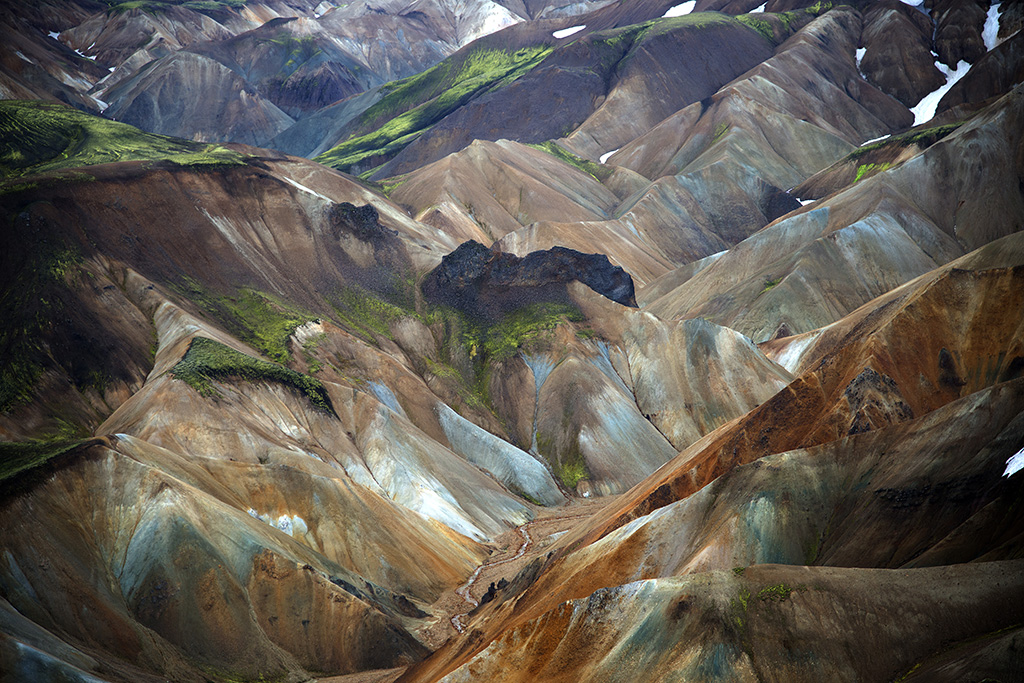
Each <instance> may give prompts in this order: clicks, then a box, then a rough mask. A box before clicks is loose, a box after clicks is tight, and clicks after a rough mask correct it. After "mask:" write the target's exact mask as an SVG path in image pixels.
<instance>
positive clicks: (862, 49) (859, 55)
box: [853, 47, 868, 77]
mask: <svg viewBox="0 0 1024 683" xmlns="http://www.w3.org/2000/svg"><path fill="white" fill-rule="evenodd" d="M867 51H868V49H867V48H866V47H858V48H857V49H856V50H854V51H853V54H854V56H855V57H856V58H857V73H859V74H860V75H861V76H862V77H863V76H864V72H863V71H861V70H860V63H861V62H862V61H863V60H864V55H865V53H867Z"/></svg>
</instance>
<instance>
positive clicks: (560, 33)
mask: <svg viewBox="0 0 1024 683" xmlns="http://www.w3.org/2000/svg"><path fill="white" fill-rule="evenodd" d="M586 27H587V25H586V24H581V25H580V26H570V27H569V28H563V29H559V30H557V31H555V32H554V33H552V34H551V35H552V36H553V37H555V38H558V39H559V40H561V39H562V38H568V37H569V36H571V35H572V34H574V33H579V32H580V31H582V30H583V29H585V28H586Z"/></svg>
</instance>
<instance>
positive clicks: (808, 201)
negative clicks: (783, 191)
mask: <svg viewBox="0 0 1024 683" xmlns="http://www.w3.org/2000/svg"><path fill="white" fill-rule="evenodd" d="M797 201H798V202H800V206H807V205H808V204H813V203H814V202H816V201H818V200H817V199H800V198H799V197H798V198H797Z"/></svg>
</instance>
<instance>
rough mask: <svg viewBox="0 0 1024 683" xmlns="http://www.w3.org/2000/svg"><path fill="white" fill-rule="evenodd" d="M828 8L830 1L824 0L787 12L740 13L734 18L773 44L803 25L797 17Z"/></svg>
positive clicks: (811, 14) (814, 13)
mask: <svg viewBox="0 0 1024 683" xmlns="http://www.w3.org/2000/svg"><path fill="white" fill-rule="evenodd" d="M830 9H832V3H831V2H827V1H826V2H817V3H815V4H813V5H811V6H810V7H805V8H803V9H798V10H792V11H789V12H779V13H757V14H741V15H739V16H737V17H736V19H737V21H739V22H741V23H743V24H745V25H746V26H748V27H749V28H751V29H753V30H755V31H757V32H758V33H759V34H761V36H763V37H764V38H765V39H766V40H767V41H769V42H770V43H772V44H773V45H778V44H779V43H781V42H782V41H783V40H785V39H786V38H788V37H789V36H790V35H792V34H793V33H794V32H795V31H796V30H797V29H798V28H799V27H800V26H802V25H803V24H802V23H801V24H797V20H798V19H806V17H807V16H808V15H810V16H812V17H816V16H819V15H821V14H824V13H825V12H827V11H829V10H830ZM773 20H774V21H775V23H774V24H773Z"/></svg>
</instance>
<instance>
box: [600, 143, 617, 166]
mask: <svg viewBox="0 0 1024 683" xmlns="http://www.w3.org/2000/svg"><path fill="white" fill-rule="evenodd" d="M619 149H620V148H619V147H616V148H615V149H613V150H612V151H610V152H605V153H604V154H602V155H601V158H600V159H599V160H598V161H600V162H601V163H602V164H603V163H606V162H607V161H608V158H609V157H610V156H611V155H613V154H615V153H616V152H618V151H619Z"/></svg>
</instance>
